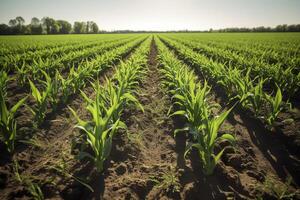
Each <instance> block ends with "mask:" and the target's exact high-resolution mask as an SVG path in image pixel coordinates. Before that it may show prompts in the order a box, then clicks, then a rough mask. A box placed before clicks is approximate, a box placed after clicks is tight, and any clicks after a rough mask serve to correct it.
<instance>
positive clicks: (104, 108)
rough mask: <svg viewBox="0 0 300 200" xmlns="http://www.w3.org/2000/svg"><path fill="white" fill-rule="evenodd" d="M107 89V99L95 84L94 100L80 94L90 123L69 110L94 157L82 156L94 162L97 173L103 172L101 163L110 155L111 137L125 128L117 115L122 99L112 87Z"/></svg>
mask: <svg viewBox="0 0 300 200" xmlns="http://www.w3.org/2000/svg"><path fill="white" fill-rule="evenodd" d="M109 88H110V90H111V92H110V95H112V96H110V97H107V96H104V95H103V93H102V89H103V88H101V87H100V86H99V84H96V87H95V92H96V97H95V100H92V99H90V98H89V97H87V95H86V94H85V93H83V92H82V95H83V97H84V99H85V100H86V102H87V103H88V106H87V110H88V111H89V112H90V114H91V115H92V120H91V121H83V120H81V119H80V118H79V116H78V115H77V113H76V112H75V111H74V110H73V109H72V108H70V110H71V112H72V113H73V115H74V116H75V117H76V119H77V121H78V124H77V125H76V127H77V128H79V129H81V130H83V131H84V132H85V133H86V135H87V141H88V143H89V144H90V146H91V148H92V149H93V152H94V155H90V154H89V153H84V154H83V155H84V156H87V157H89V158H92V159H93V160H94V162H95V165H96V168H97V171H98V172H102V171H103V163H104V161H105V160H106V159H107V158H108V156H109V154H110V151H111V146H112V138H113V135H114V134H115V132H116V131H117V130H118V129H119V128H126V125H125V124H124V123H123V122H121V120H120V113H119V112H120V109H121V108H120V107H121V106H122V103H123V102H122V99H121V98H122V97H121V96H119V92H118V90H117V89H115V88H114V87H112V86H109ZM103 92H104V91H103ZM108 98H110V100H109V101H107V100H108Z"/></svg>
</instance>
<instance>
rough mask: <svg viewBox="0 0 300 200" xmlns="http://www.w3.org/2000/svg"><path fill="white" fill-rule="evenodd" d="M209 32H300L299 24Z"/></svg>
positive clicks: (211, 30)
mask: <svg viewBox="0 0 300 200" xmlns="http://www.w3.org/2000/svg"><path fill="white" fill-rule="evenodd" d="M209 32H300V24H291V25H287V24H280V25H277V26H276V27H274V28H271V27H264V26H259V27H254V28H237V27H235V28H224V29H217V30H213V29H210V30H209Z"/></svg>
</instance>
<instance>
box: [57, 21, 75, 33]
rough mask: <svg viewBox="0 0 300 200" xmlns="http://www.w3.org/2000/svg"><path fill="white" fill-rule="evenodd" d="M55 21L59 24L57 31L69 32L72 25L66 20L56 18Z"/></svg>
mask: <svg viewBox="0 0 300 200" xmlns="http://www.w3.org/2000/svg"><path fill="white" fill-rule="evenodd" d="M56 22H57V24H58V26H59V31H58V32H59V33H60V34H68V33H70V32H71V30H72V25H71V24H70V23H69V22H67V21H65V20H57V21H56Z"/></svg>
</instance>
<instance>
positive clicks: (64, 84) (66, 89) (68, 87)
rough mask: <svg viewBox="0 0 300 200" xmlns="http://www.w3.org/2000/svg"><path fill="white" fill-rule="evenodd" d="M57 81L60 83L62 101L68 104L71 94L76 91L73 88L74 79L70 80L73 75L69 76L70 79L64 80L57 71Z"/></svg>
mask: <svg viewBox="0 0 300 200" xmlns="http://www.w3.org/2000/svg"><path fill="white" fill-rule="evenodd" d="M70 73H71V71H70ZM57 76H58V77H57V79H58V80H59V82H60V91H61V95H62V96H61V100H62V102H63V103H66V102H67V101H68V98H69V96H70V95H71V94H73V93H74V89H73V87H72V81H73V80H74V79H72V78H69V77H71V75H69V77H68V78H64V77H63V76H62V75H61V74H60V73H59V72H58V71H57Z"/></svg>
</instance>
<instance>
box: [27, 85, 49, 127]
mask: <svg viewBox="0 0 300 200" xmlns="http://www.w3.org/2000/svg"><path fill="white" fill-rule="evenodd" d="M29 84H30V88H31V94H32V97H33V98H34V99H35V101H36V104H35V106H34V108H30V110H31V112H32V113H33V115H34V121H35V122H36V123H37V125H38V126H39V125H40V124H41V123H42V122H43V120H44V118H45V116H46V109H47V103H48V101H49V95H50V93H51V85H49V84H48V85H46V86H45V90H44V91H42V92H40V91H39V90H38V89H37V87H36V86H35V85H34V83H33V82H32V81H31V80H29Z"/></svg>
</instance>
